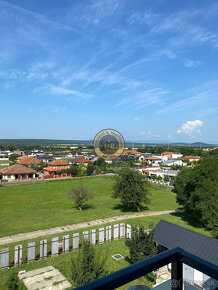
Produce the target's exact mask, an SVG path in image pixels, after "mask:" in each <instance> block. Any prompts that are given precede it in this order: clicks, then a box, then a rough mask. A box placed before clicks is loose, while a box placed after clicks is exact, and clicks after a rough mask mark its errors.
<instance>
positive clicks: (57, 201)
mask: <svg viewBox="0 0 218 290" xmlns="http://www.w3.org/2000/svg"><path fill="white" fill-rule="evenodd" d="M113 182H114V181H113V178H110V177H96V178H83V179H74V180H60V181H49V182H45V183H38V184H22V185H14V186H7V187H6V186H2V187H0V229H1V231H0V237H3V236H7V235H12V234H18V233H24V232H29V231H33V230H39V229H47V228H51V227H57V226H62V225H68V224H75V223H79V222H84V221H91V220H95V219H99V218H106V217H112V216H118V215H125V214H128V213H133V212H131V211H129V210H126V209H125V208H123V207H122V206H121V205H120V203H119V200H114V199H113V198H112V197H111V193H112V186H113ZM79 184H83V185H86V186H87V187H88V188H89V189H90V191H92V193H93V195H94V198H93V199H92V200H91V201H90V202H89V204H88V205H87V208H86V209H84V210H83V211H82V212H81V211H79V210H78V209H77V208H75V206H74V204H73V202H72V201H71V200H69V199H68V198H67V193H68V191H69V189H70V188H71V187H73V186H75V185H79ZM150 190H151V194H152V197H151V203H150V204H149V205H144V207H143V209H142V211H144V212H149V211H161V210H171V209H176V208H178V205H177V203H176V198H175V194H174V193H173V192H171V190H169V189H167V188H164V187H157V186H152V185H151V188H150Z"/></svg>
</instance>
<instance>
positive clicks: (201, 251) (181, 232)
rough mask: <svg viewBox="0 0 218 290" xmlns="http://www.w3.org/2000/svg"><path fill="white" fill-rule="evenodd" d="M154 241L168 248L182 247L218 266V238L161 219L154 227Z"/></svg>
mask: <svg viewBox="0 0 218 290" xmlns="http://www.w3.org/2000/svg"><path fill="white" fill-rule="evenodd" d="M154 241H155V242H157V243H159V244H160V245H162V246H165V247H166V248H168V249H171V248H175V247H180V248H182V249H184V250H185V251H187V252H189V253H191V254H193V255H195V256H198V257H199V258H202V259H204V260H206V261H208V262H210V263H213V264H215V265H217V266H218V240H216V239H214V238H211V237H208V236H205V235H203V234H200V233H197V232H194V231H192V230H189V229H186V228H183V227H181V226H178V225H176V224H172V223H170V222H167V221H164V220H160V221H159V223H158V224H157V225H156V227H155V229H154Z"/></svg>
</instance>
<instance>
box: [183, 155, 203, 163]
mask: <svg viewBox="0 0 218 290" xmlns="http://www.w3.org/2000/svg"><path fill="white" fill-rule="evenodd" d="M181 159H184V160H187V161H189V162H193V161H199V160H200V157H199V156H192V155H187V156H183V157H182V158H181Z"/></svg>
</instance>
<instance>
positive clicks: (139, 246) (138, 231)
mask: <svg viewBox="0 0 218 290" xmlns="http://www.w3.org/2000/svg"><path fill="white" fill-rule="evenodd" d="M149 228H150V230H148V231H146V230H145V229H144V227H143V226H140V227H139V228H137V227H133V230H132V236H131V239H127V240H126V245H127V247H128V248H129V251H130V261H131V263H132V264H134V263H137V262H139V261H142V260H146V259H148V258H150V257H152V256H154V255H155V254H156V253H157V247H156V244H155V243H154V229H153V226H152V225H150V226H149ZM146 278H147V279H148V280H149V281H151V282H153V283H155V281H156V275H155V274H154V273H153V272H152V273H149V274H147V275H146Z"/></svg>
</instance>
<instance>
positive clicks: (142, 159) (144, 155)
mask: <svg viewBox="0 0 218 290" xmlns="http://www.w3.org/2000/svg"><path fill="white" fill-rule="evenodd" d="M151 156H152V154H151V153H142V154H141V155H140V156H139V161H140V162H143V161H145V158H146V157H151Z"/></svg>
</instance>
